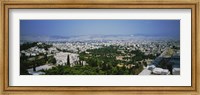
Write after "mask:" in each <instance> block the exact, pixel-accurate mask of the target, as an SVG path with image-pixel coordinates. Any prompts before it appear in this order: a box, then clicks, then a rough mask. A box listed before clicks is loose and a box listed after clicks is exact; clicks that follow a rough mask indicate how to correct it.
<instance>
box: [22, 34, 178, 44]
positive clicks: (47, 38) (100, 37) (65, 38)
mask: <svg viewBox="0 0 200 95" xmlns="http://www.w3.org/2000/svg"><path fill="white" fill-rule="evenodd" d="M151 39H153V40H159V39H175V40H179V38H174V37H163V36H151V35H141V34H137V35H80V36H21V38H20V41H22V42H23V41H24V42H27V41H87V40H151Z"/></svg>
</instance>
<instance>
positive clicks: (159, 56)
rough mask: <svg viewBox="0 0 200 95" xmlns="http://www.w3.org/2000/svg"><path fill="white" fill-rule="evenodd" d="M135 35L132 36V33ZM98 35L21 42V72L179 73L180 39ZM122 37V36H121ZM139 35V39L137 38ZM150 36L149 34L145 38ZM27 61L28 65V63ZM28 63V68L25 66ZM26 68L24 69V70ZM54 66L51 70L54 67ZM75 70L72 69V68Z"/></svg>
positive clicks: (36, 73)
mask: <svg viewBox="0 0 200 95" xmlns="http://www.w3.org/2000/svg"><path fill="white" fill-rule="evenodd" d="M130 36H131V38H134V39H130V38H129V37H130ZM130 36H128V37H123V40H117V39H114V40H110V39H107V38H111V36H109V37H107V38H104V39H103V38H102V39H100V38H98V39H97V37H96V39H92V40H89V39H87V40H82V41H81V40H80V41H76V40H75V41H74V40H72V41H67V42H63V41H56V42H32V43H30V42H29V43H28V42H25V43H23V44H21V46H20V47H21V49H20V50H21V51H20V59H21V65H20V66H21V68H24V69H21V70H22V71H21V74H31V75H32V74H33V75H39V74H41V75H45V74H48V75H51V74H68V75H71V74H72V75H73V74H75V75H76V74H81V75H85V74H89V75H90V74H91V75H110V74H111V75H112V74H113V75H124V74H125V75H179V74H180V44H179V41H178V40H170V39H169V40H166V39H163V40H162V39H159V40H158V39H148V40H145V39H144V38H137V37H133V35H130ZM121 38H122V37H121ZM136 38H137V39H136ZM146 39H147V38H146ZM25 64H26V65H25ZM62 66H63V67H67V66H68V67H69V68H76V69H77V68H81V67H87V66H88V67H87V68H89V67H93V68H95V69H96V70H95V72H85V73H84V72H77V71H76V70H74V72H70V70H69V71H66V72H64V71H65V70H64V71H63V72H62V73H61V72H57V71H56V72H55V71H54V72H52V71H53V70H54V69H58V68H57V67H60V68H62ZM25 67H28V68H25ZM23 70H24V71H23ZM51 70H52V71H51ZM71 71H73V70H71Z"/></svg>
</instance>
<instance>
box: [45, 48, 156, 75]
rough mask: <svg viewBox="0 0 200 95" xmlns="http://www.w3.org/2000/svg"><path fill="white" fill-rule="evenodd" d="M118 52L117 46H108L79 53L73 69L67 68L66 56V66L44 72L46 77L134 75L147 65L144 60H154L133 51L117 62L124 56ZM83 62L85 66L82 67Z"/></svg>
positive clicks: (138, 51)
mask: <svg viewBox="0 0 200 95" xmlns="http://www.w3.org/2000/svg"><path fill="white" fill-rule="evenodd" d="M118 50H119V47H118V46H109V47H102V48H98V49H90V50H87V51H86V52H81V53H79V59H80V61H79V64H77V65H75V66H73V67H70V66H69V60H70V59H69V55H68V56H67V66H63V65H58V66H56V67H53V68H51V69H49V70H44V72H45V74H47V75H136V74H139V73H140V72H141V71H142V70H143V66H147V63H146V62H143V60H144V58H155V56H153V55H148V56H146V55H144V53H142V52H141V51H140V50H134V51H131V52H129V53H127V55H128V57H124V58H123V59H122V60H117V58H116V57H118V56H126V55H124V54H123V53H122V52H120V51H118ZM125 52H126V51H125ZM127 60H129V61H127ZM83 61H85V62H86V63H87V65H84V66H83V65H82V62H83Z"/></svg>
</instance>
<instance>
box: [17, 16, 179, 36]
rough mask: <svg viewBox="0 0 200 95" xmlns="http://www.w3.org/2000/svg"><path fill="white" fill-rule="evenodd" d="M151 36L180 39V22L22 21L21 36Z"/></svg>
mask: <svg viewBox="0 0 200 95" xmlns="http://www.w3.org/2000/svg"><path fill="white" fill-rule="evenodd" d="M137 34H139V35H150V36H165V37H168V36H170V37H178V38H179V37H180V20H20V36H77V35H137Z"/></svg>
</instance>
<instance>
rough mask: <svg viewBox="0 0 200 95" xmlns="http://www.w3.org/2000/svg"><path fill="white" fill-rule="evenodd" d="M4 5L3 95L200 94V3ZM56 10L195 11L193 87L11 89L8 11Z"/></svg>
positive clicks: (0, 40)
mask: <svg viewBox="0 0 200 95" xmlns="http://www.w3.org/2000/svg"><path fill="white" fill-rule="evenodd" d="M0 3H1V28H0V29H1V30H0V31H1V32H0V49H1V50H0V53H1V54H0V67H1V68H0V70H1V73H0V74H1V75H0V78H1V82H0V83H1V87H0V88H1V93H0V94H3V95H22V94H24V95H25V94H26V95H27V94H29V95H38V94H42V95H44V94H45V95H46V94H47V95H48V94H55V95H60V94H82V95H86V94H88V95H94V94H104V95H124V94H131V95H132V94H145V95H146V94H147V95H149V94H152V95H160V94H167V95H169V94H170V95H174V94H176V95H179V94H180V95H186V94H187V95H199V94H200V93H199V91H200V88H199V87H200V80H199V79H200V75H199V74H200V59H199V53H200V52H199V48H200V41H198V40H200V37H199V36H200V31H199V8H200V7H199V3H200V1H199V0H189V1H188V0H182V1H178V0H176V1H167V0H163V1H160V0H159V1H150V0H148V1H146V0H145V1H137V0H127V1H126V0H125V1H123V0H116V1H115V0H108V1H107V0H94V1H93V0H84V1H81V0H80V1H73V0H69V1H62V0H55V1H51V0H29V1H22V0H0ZM15 8H17V9H26V8H29V9H30V8H31V9H53V8H57V9H59V8H78V9H81V8H97V9H101V8H104V9H110V8H123V9H131V8H135V9H137V8H139V9H185V8H187V9H191V10H192V18H191V20H192V39H191V40H192V83H191V84H192V86H189V87H188V86H186V87H184V86H183V87H182V86H173V87H170V86H164V87H162V86H156V87H149V86H148V87H143V86H142V87H141V86H139V87H110V86H105V87H98V86H95V87H42V86H41V87H40V86H37V87H26V86H22V87H17V86H16V87H15V86H14V87H11V86H9V83H8V82H9V78H8V77H9V75H8V74H9V73H8V65H9V56H8V55H9V52H8V49H9V46H8V45H9V44H8V43H9V36H8V35H9V23H8V22H9V9H15Z"/></svg>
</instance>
